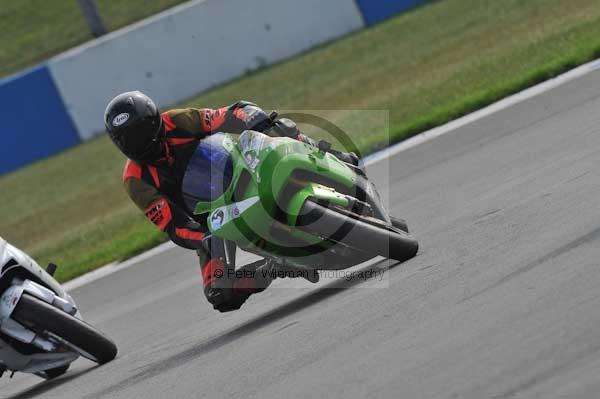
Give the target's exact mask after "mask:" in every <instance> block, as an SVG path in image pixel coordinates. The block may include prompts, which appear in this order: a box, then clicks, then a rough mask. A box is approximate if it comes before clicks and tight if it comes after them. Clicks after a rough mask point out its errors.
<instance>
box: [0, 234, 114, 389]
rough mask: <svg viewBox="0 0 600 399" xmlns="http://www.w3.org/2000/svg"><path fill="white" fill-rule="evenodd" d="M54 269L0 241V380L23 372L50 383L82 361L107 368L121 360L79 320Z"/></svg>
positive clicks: (52, 266)
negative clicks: (41, 264)
mask: <svg viewBox="0 0 600 399" xmlns="http://www.w3.org/2000/svg"><path fill="white" fill-rule="evenodd" d="M55 270H56V266H55V265H54V264H49V265H48V268H47V269H46V270H44V269H43V268H41V267H40V266H39V265H38V264H37V263H36V262H35V261H34V260H33V259H31V257H29V256H28V255H27V254H25V253H24V252H23V251H21V250H19V249H18V248H15V247H14V246H12V245H10V244H9V243H7V242H6V241H5V240H4V239H2V237H0V377H1V376H2V374H4V372H6V371H11V372H12V373H13V374H14V372H16V371H19V372H24V373H32V374H36V375H38V376H40V377H42V378H46V379H51V378H55V377H58V376H60V375H62V374H64V373H66V371H67V369H68V368H69V366H70V364H71V363H72V362H73V361H75V359H77V358H78V357H79V356H83V357H85V358H87V359H89V360H91V361H93V362H96V363H98V364H103V363H106V362H109V361H111V360H113V359H114V358H115V356H116V355H117V347H116V346H115V344H114V343H113V342H112V341H111V340H109V339H108V338H106V337H105V336H104V335H103V334H101V333H100V332H98V331H97V330H96V329H95V328H93V327H92V326H90V325H89V324H87V323H85V322H84V321H83V320H82V319H81V314H80V312H79V310H78V309H77V306H76V304H75V301H73V298H71V296H70V295H69V294H67V293H66V292H65V290H64V289H63V288H62V287H61V286H60V284H58V282H57V281H56V280H55V279H54V278H53V277H52V275H53V274H54V272H55ZM11 376H12V375H11Z"/></svg>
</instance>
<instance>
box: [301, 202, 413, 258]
mask: <svg viewBox="0 0 600 399" xmlns="http://www.w3.org/2000/svg"><path fill="white" fill-rule="evenodd" d="M297 227H298V228H299V229H301V230H303V231H306V232H308V233H311V234H314V235H317V236H319V237H321V238H323V239H326V240H330V241H335V242H338V243H342V244H345V245H347V246H349V247H352V248H356V249H359V250H361V251H363V252H365V253H368V254H372V255H374V256H375V255H380V256H384V257H386V258H390V259H394V260H397V261H400V262H404V261H406V260H408V259H411V258H413V257H415V256H416V255H417V252H418V251H419V243H418V242H417V240H415V239H414V238H412V237H411V236H409V235H408V234H407V233H406V232H405V231H403V229H402V228H401V227H400V226H399V227H400V228H396V227H394V226H390V225H388V224H387V223H385V222H383V221H381V220H379V219H373V218H365V217H362V216H360V215H352V216H351V215H349V214H342V213H340V212H336V211H335V210H333V209H330V208H327V207H325V206H323V205H320V204H318V203H315V202H313V201H306V202H305V203H304V205H303V207H302V211H301V215H300V216H299V217H298V224H297ZM403 227H405V224H404V226H403Z"/></svg>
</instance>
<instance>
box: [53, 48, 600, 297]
mask: <svg viewBox="0 0 600 399" xmlns="http://www.w3.org/2000/svg"><path fill="white" fill-rule="evenodd" d="M597 69H600V59H599V60H595V61H592V62H589V63H587V64H584V65H581V66H579V67H577V68H575V69H573V70H571V71H569V72H566V73H564V74H562V75H559V76H557V77H555V78H553V79H550V80H547V81H545V82H542V83H540V84H538V85H536V86H533V87H530V88H529V89H526V90H523V91H521V92H519V93H516V94H513V95H512V96H509V97H506V98H504V99H502V100H500V101H498V102H495V103H493V104H491V105H489V106H487V107H485V108H482V109H480V110H479V111H475V112H473V113H471V114H468V115H465V116H463V117H461V118H459V119H455V120H453V121H451V122H448V123H446V124H445V125H442V126H438V127H436V128H433V129H431V130H428V131H426V132H423V133H420V134H418V135H416V136H413V137H411V138H409V139H407V140H404V141H402V142H400V143H398V144H394V145H392V146H391V147H388V148H385V149H383V150H381V151H377V152H375V153H373V154H370V155H368V156H367V157H365V159H364V163H365V165H367V166H368V165H373V164H375V163H377V162H380V161H382V160H384V159H387V158H391V157H393V156H395V155H397V154H399V153H400V152H402V151H406V150H408V149H410V148H413V147H416V146H418V145H420V144H423V143H426V142H428V141H429V140H433V139H434V138H436V137H439V136H442V135H444V134H446V133H450V132H452V131H454V130H456V129H458V128H460V127H463V126H465V125H468V124H469V123H473V122H475V121H477V120H479V119H483V118H485V117H487V116H489V115H491V114H493V113H496V112H498V111H501V110H503V109H506V108H508V107H511V106H513V105H516V104H518V103H520V102H523V101H525V100H528V99H530V98H533V97H535V96H537V95H540V94H542V93H544V92H547V91H549V90H552V89H554V88H556V87H558V86H561V85H563V84H565V83H567V82H570V81H572V80H574V79H577V78H580V77H582V76H585V75H587V74H588V73H590V72H592V71H594V70H597ZM175 247H176V245H175V244H173V243H172V242H166V243H164V244H161V245H159V246H157V247H155V248H153V249H151V250H149V251H146V252H144V253H142V254H140V255H137V256H135V257H133V258H131V259H128V260H126V261H124V262H122V263H116V262H115V263H110V264H108V265H106V266H102V267H100V268H98V269H96V270H94V271H92V272H90V273H87V274H84V275H83V276H80V277H77V278H75V279H73V280H71V281H69V282H67V283H65V284H64V285H63V287H64V288H65V290H67V291H71V290H74V289H75V288H79V287H81V286H84V285H86V284H89V283H91V282H93V281H96V280H99V279H101V278H103V277H106V276H108V275H110V274H113V273H116V272H118V271H119V270H123V269H125V268H127V267H129V266H132V265H135V264H137V263H140V262H143V261H145V260H147V259H150V258H152V257H154V256H156V255H159V254H161V253H163V252H166V251H168V250H170V249H173V248H175Z"/></svg>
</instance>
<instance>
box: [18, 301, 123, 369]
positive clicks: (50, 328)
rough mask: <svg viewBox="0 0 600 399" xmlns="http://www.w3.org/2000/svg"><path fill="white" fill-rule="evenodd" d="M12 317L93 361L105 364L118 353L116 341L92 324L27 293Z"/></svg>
mask: <svg viewBox="0 0 600 399" xmlns="http://www.w3.org/2000/svg"><path fill="white" fill-rule="evenodd" d="M11 317H12V318H13V319H14V320H16V321H17V322H19V323H21V324H22V325H24V326H26V327H27V328H29V329H31V330H32V331H35V332H37V333H44V332H45V331H47V332H50V333H52V334H55V335H57V336H58V337H60V338H62V339H64V340H65V341H67V342H68V343H69V344H71V345H72V346H74V347H75V348H77V351H78V352H79V353H80V354H81V355H82V356H83V357H86V358H88V359H90V360H92V361H94V362H96V363H99V364H104V363H107V362H110V361H111V360H113V359H114V358H115V357H116V356H117V347H116V345H115V344H114V343H113V342H112V341H111V340H109V339H108V338H106V337H105V336H104V335H102V334H101V333H100V332H98V331H97V330H96V329H95V328H93V327H92V326H90V325H89V324H87V323H85V322H84V321H82V320H80V319H78V318H76V317H73V316H71V315H70V314H68V313H65V312H63V311H62V310H60V309H58V308H55V307H54V306H52V305H50V304H48V303H46V302H44V301H42V300H40V299H37V298H34V297H32V296H30V295H27V294H23V295H22V296H21V299H20V300H19V303H17V306H16V307H15V309H14V310H13V313H12V316H11ZM65 371H66V370H65Z"/></svg>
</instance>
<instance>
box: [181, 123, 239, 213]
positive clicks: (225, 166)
mask: <svg viewBox="0 0 600 399" xmlns="http://www.w3.org/2000/svg"><path fill="white" fill-rule="evenodd" d="M224 137H225V135H224V134H222V133H218V134H214V135H212V136H208V137H207V138H205V139H203V140H201V141H200V144H198V147H196V151H195V152H194V155H193V156H192V158H191V159H190V161H189V162H188V166H187V169H186V171H185V175H184V177H183V185H182V194H183V200H184V201H185V205H186V207H187V208H188V209H189V210H191V211H193V210H194V208H195V207H196V204H197V203H198V202H199V201H205V202H208V201H214V200H216V199H217V198H219V197H220V196H221V195H223V193H224V192H225V191H226V190H227V188H228V187H229V185H230V184H231V178H232V176H233V160H232V159H231V154H229V152H227V151H226V150H225V149H224V148H223V138H224Z"/></svg>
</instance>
